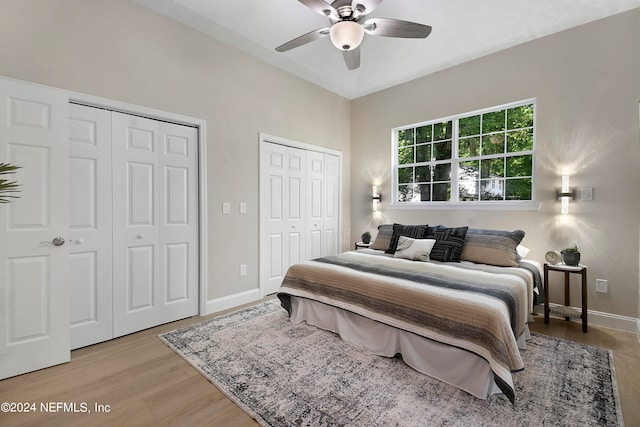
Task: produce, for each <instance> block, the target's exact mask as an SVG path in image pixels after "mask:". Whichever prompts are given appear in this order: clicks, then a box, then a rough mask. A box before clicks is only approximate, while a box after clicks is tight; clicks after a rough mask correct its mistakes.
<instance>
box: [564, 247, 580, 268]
mask: <svg viewBox="0 0 640 427" xmlns="http://www.w3.org/2000/svg"><path fill="white" fill-rule="evenodd" d="M560 253H561V254H562V261H564V263H565V264H566V265H573V266H576V265H578V264H580V249H578V245H576V244H574V245H573V246H571V247H570V248H566V249H563V250H561V251H560Z"/></svg>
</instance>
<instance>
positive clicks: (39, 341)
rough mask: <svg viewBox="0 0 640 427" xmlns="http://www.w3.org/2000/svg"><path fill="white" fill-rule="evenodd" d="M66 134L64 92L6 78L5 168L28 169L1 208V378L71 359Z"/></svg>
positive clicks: (2, 93) (0, 130) (0, 113)
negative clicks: (16, 195) (14, 194)
mask: <svg viewBox="0 0 640 427" xmlns="http://www.w3.org/2000/svg"><path fill="white" fill-rule="evenodd" d="M67 131H68V97H67V95H66V93H65V92H63V91H58V90H55V89H52V88H46V87H42V86H37V85H29V84H24V83H21V82H16V81H12V80H8V79H0V162H3V163H6V162H10V163H12V164H16V165H19V166H20V167H21V169H20V170H19V171H18V172H17V173H16V174H15V175H14V176H15V179H16V180H17V181H18V183H19V184H20V193H19V196H20V198H19V199H16V200H15V201H14V202H12V203H9V204H2V205H0V378H7V377H10V376H14V375H18V374H22V373H25V372H29V371H33V370H36V369H40V368H44V367H47V366H51V365H55V364H58V363H63V362H66V361H68V360H69V359H70V351H69V250H68V248H69V245H68V244H66V241H65V240H66V239H67V235H66V233H67V229H68V216H69V175H68V174H69V172H68V170H69V151H68V141H67ZM56 238H58V239H56ZM54 239H55V244H54V243H53V242H54Z"/></svg>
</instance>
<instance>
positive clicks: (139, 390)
mask: <svg viewBox="0 0 640 427" xmlns="http://www.w3.org/2000/svg"><path fill="white" fill-rule="evenodd" d="M208 317H212V316H208ZM201 320H203V318H201V317H196V318H191V319H185V320H182V321H179V322H174V323H170V324H167V325H163V326H158V327H156V328H152V329H148V330H146V331H142V332H138V333H135V334H132V335H128V336H125V337H122V338H118V339H115V340H112V341H109V342H106V343H102V344H97V345H94V346H90V347H86V348H83V349H79V350H75V351H73V352H72V354H71V362H69V363H66V364H63V365H59V366H55V367H51V368H48V369H43V370H40V371H37V372H32V373H29V374H25V375H21V376H18V377H14V378H9V379H6V380H3V381H0V402H37V403H38V405H39V404H40V402H75V403H76V404H77V405H78V409H81V407H80V406H79V405H80V403H82V402H86V403H87V405H88V409H90V410H91V411H92V413H90V414H88V413H43V412H41V411H40V410H39V408H38V411H37V412H34V413H21V414H6V413H0V425H2V426H58V425H59V426H80V425H82V426H92V425H106V426H147V425H148V426H173V425H175V426H200V425H203V426H205V425H206V426H256V425H257V423H256V422H255V421H254V420H253V419H251V418H250V417H249V416H247V415H246V414H245V413H244V412H243V411H242V410H241V409H240V408H239V407H237V406H236V405H235V404H234V403H233V402H232V401H231V400H229V399H228V398H227V397H225V396H224V395H223V394H222V393H221V392H219V391H218V389H216V388H215V387H214V386H213V385H212V384H211V383H209V381H207V380H206V379H205V378H204V377H203V376H202V375H200V374H199V373H198V372H197V371H196V370H195V369H193V368H192V367H191V366H190V365H188V364H187V363H186V362H185V361H184V360H183V359H182V358H181V357H180V356H178V355H177V354H175V353H174V352H173V351H172V350H170V349H169V348H168V347H167V346H166V345H164V344H163V343H162V342H161V341H160V340H159V339H158V338H157V335H158V334H160V333H162V332H165V331H170V330H173V329H175V328H178V327H181V326H186V325H189V324H192V323H195V322H198V321H201ZM532 330H533V331H536V332H540V333H544V334H548V335H553V336H556V337H560V338H565V339H569V340H574V341H578V342H583V343H586V344H591V345H596V346H600V347H605V348H609V349H612V350H613V352H614V359H615V365H616V371H617V375H618V383H619V386H620V393H621V396H622V407H623V411H624V418H625V423H626V425H628V426H633V425H640V405H638V396H640V344H639V343H638V340H637V338H636V336H635V335H634V334H630V333H623V332H618V331H614V330H610V329H605V328H598V327H593V326H589V332H588V333H587V334H583V333H582V331H581V326H580V324H579V323H576V322H566V321H564V320H561V319H553V318H552V319H551V323H550V324H549V325H544V323H543V321H542V317H541V316H537V318H536V323H534V324H533V325H532ZM96 403H97V404H102V405H109V412H108V413H96V412H95V407H94V404H96Z"/></svg>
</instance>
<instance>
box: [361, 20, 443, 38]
mask: <svg viewBox="0 0 640 427" xmlns="http://www.w3.org/2000/svg"><path fill="white" fill-rule="evenodd" d="M362 26H363V27H364V30H365V31H366V32H367V33H368V34H371V35H374V36H383V37H404V38H411V39H423V38H426V37H427V36H428V35H429V34H431V26H429V25H423V24H418V23H416V22H409V21H401V20H399V19H391V18H372V19H367V21H366V22H365V23H364V24H362Z"/></svg>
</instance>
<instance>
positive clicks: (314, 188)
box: [305, 151, 324, 259]
mask: <svg viewBox="0 0 640 427" xmlns="http://www.w3.org/2000/svg"><path fill="white" fill-rule="evenodd" d="M306 188H307V191H306V204H307V221H306V231H305V232H306V235H307V248H306V252H307V255H306V256H307V259H313V258H318V257H321V256H322V255H323V254H324V242H323V240H324V236H323V232H322V229H323V228H324V218H323V215H324V199H323V191H324V154H322V153H318V152H316V151H307V174H306Z"/></svg>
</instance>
